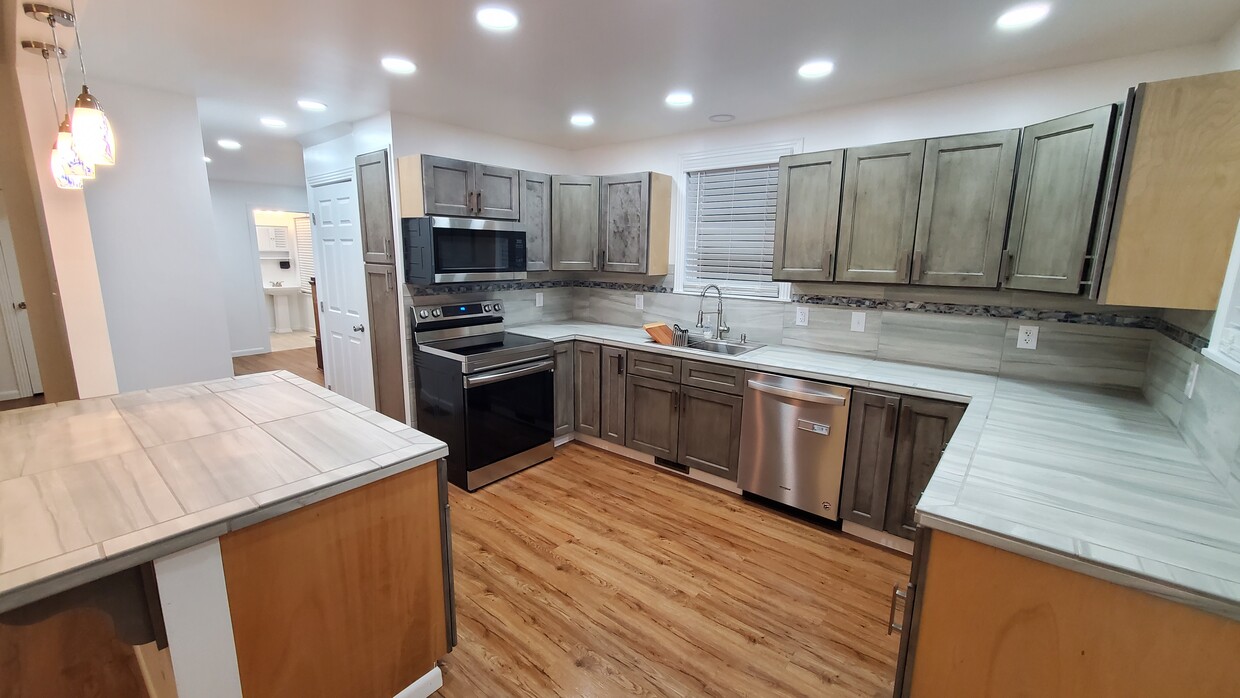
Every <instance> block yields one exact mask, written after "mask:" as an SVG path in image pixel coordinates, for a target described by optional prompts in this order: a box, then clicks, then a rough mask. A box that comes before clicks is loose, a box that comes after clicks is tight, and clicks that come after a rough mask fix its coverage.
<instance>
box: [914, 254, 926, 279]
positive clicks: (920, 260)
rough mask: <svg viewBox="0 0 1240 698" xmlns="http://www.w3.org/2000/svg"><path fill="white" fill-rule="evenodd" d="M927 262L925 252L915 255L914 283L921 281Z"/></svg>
mask: <svg viewBox="0 0 1240 698" xmlns="http://www.w3.org/2000/svg"><path fill="white" fill-rule="evenodd" d="M925 262H926V253H925V252H914V253H913V281H921V268H922V266H923V265H924V264H925Z"/></svg>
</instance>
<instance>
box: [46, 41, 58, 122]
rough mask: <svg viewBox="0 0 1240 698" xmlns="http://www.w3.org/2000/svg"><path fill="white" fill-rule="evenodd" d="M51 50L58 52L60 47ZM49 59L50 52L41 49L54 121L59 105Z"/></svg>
mask: <svg viewBox="0 0 1240 698" xmlns="http://www.w3.org/2000/svg"><path fill="white" fill-rule="evenodd" d="M52 41H53V43H54V42H55V39H54V38H53V40H52ZM52 50H53V51H59V50H60V47H59V46H57V47H56V48H54V49H52ZM51 58H52V57H51V54H50V52H49V51H48V50H47V49H43V66H44V67H45V68H47V89H48V91H49V92H51V93H52V118H53V119H55V118H56V115H57V114H59V113H60V105H59V104H58V103H57V102H56V87H55V85H54V84H53V83H52V61H51ZM56 123H57V124H60V120H59V119H57V120H56Z"/></svg>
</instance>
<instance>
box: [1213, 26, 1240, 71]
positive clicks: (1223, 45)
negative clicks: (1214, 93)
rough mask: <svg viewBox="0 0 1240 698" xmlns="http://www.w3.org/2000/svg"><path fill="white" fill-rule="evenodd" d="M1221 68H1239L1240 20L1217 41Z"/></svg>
mask: <svg viewBox="0 0 1240 698" xmlns="http://www.w3.org/2000/svg"><path fill="white" fill-rule="evenodd" d="M1218 48H1219V56H1220V65H1219V68H1220V69H1221V70H1240V22H1236V26H1234V27H1232V28H1231V31H1229V32H1227V33H1226V34H1224V35H1223V38H1222V39H1219V42H1218Z"/></svg>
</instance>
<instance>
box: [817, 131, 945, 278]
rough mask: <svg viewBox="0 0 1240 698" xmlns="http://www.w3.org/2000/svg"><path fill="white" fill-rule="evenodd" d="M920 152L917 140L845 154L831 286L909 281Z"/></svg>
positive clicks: (920, 143) (922, 150) (922, 149)
mask: <svg viewBox="0 0 1240 698" xmlns="http://www.w3.org/2000/svg"><path fill="white" fill-rule="evenodd" d="M925 152H926V142H925V141H922V140H918V141H903V142H900V143H884V144H881V145H871V146H867V147H865V148H849V149H848V151H847V152H846V154H845V162H844V198H843V203H842V204H841V206H840V238H839V254H838V255H837V256H836V262H835V280H836V281H861V282H875V283H888V284H894V283H906V282H908V280H909V270H910V268H911V265H912V256H913V240H914V237H915V235H916V232H917V202H918V198H919V197H920V193H921V170H922V163H923V160H924V158H925Z"/></svg>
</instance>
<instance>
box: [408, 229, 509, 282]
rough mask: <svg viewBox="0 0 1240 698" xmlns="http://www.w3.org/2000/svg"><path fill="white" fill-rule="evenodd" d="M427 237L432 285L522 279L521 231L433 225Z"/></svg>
mask: <svg viewBox="0 0 1240 698" xmlns="http://www.w3.org/2000/svg"><path fill="white" fill-rule="evenodd" d="M432 221H434V222H436V223H443V222H444V221H443V220H442V219H432ZM431 235H432V236H433V237H434V242H433V245H432V247H433V249H434V265H435V282H436V283H452V282H461V281H505V280H511V279H524V278H526V273H525V267H526V256H525V233H524V232H523V231H520V230H492V229H487V228H482V229H478V228H458V227H448V226H441V225H436V226H434V227H432V229H431Z"/></svg>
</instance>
